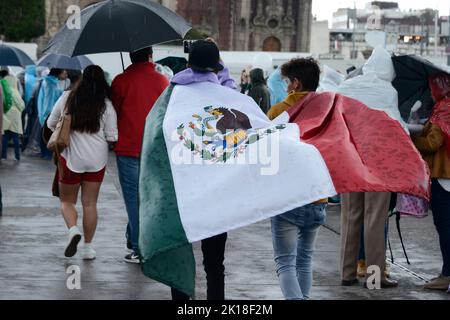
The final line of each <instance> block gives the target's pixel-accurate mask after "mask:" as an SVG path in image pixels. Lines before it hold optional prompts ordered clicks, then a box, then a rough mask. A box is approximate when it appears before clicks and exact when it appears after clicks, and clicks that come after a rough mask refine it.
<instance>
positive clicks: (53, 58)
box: [37, 53, 94, 70]
mask: <svg viewBox="0 0 450 320" xmlns="http://www.w3.org/2000/svg"><path fill="white" fill-rule="evenodd" d="M93 64H94V63H93V62H92V61H91V60H89V59H88V58H87V57H85V56H77V57H67V56H63V55H61V54H56V53H50V54H47V55H45V56H44V57H42V58H41V59H40V60H39V61H38V63H37V65H38V66H41V67H47V68H49V69H51V68H58V69H66V70H83V69H85V68H86V67H87V66H90V65H93Z"/></svg>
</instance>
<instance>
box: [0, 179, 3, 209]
mask: <svg viewBox="0 0 450 320" xmlns="http://www.w3.org/2000/svg"><path fill="white" fill-rule="evenodd" d="M2 215H3V202H2V186H0V217H1V216H2Z"/></svg>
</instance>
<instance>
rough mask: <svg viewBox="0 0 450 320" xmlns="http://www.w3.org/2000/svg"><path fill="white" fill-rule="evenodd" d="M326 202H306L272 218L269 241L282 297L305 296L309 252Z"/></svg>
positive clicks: (309, 270)
mask: <svg viewBox="0 0 450 320" xmlns="http://www.w3.org/2000/svg"><path fill="white" fill-rule="evenodd" d="M325 208H326V204H309V205H306V206H304V207H301V208H297V209H294V210H292V211H289V212H286V213H284V214H282V215H279V216H276V217H273V218H272V241H273V249H274V255H275V264H276V269H277V274H278V280H279V282H280V287H281V291H282V292H283V296H284V298H285V299H286V300H307V299H309V293H310V291H311V287H312V256H313V253H314V244H315V240H316V236H317V231H318V229H319V227H320V226H321V225H323V224H324V223H325V218H326V211H325Z"/></svg>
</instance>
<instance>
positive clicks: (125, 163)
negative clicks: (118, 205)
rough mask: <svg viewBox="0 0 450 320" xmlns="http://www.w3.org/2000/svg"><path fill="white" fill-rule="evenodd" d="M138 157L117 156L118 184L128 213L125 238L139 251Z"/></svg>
mask: <svg viewBox="0 0 450 320" xmlns="http://www.w3.org/2000/svg"><path fill="white" fill-rule="evenodd" d="M139 163H140V160H139V158H134V157H123V156H117V169H118V171H119V180H120V186H121V188H122V194H123V199H124V201H125V207H126V209H127V214H128V225H127V229H126V235H127V239H128V240H130V241H131V246H132V249H133V251H134V252H135V253H139V248H138V243H139Z"/></svg>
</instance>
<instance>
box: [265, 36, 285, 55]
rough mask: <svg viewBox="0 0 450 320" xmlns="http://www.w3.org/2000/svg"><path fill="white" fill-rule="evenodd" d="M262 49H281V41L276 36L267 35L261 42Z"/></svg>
mask: <svg viewBox="0 0 450 320" xmlns="http://www.w3.org/2000/svg"><path fill="white" fill-rule="evenodd" d="M263 51H275V52H278V51H281V41H280V39H278V38H277V37H274V36H270V37H267V38H266V40H264V42H263Z"/></svg>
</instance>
